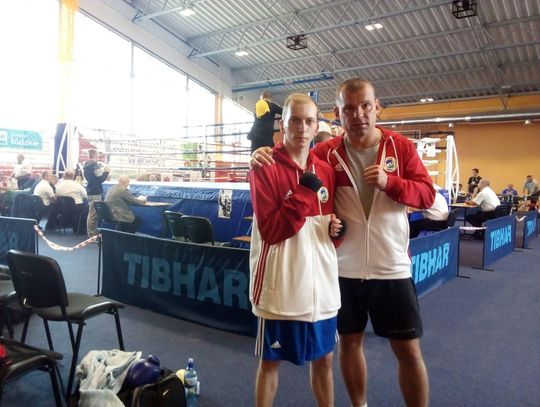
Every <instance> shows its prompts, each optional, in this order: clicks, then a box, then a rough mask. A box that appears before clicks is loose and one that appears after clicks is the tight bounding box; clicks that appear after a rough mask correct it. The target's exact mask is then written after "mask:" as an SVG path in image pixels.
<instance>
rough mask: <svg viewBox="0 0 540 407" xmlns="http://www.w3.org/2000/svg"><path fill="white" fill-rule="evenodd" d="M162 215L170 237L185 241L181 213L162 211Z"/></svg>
mask: <svg viewBox="0 0 540 407" xmlns="http://www.w3.org/2000/svg"><path fill="white" fill-rule="evenodd" d="M163 216H165V220H166V223H167V229H168V230H169V233H170V235H171V237H172V238H173V239H174V240H181V241H184V242H185V241H186V236H185V231H184V222H183V221H182V216H184V214H183V213H180V212H174V211H164V212H163Z"/></svg>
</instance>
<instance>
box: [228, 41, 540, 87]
mask: <svg viewBox="0 0 540 407" xmlns="http://www.w3.org/2000/svg"><path fill="white" fill-rule="evenodd" d="M537 45H540V39H537V40H535V41H527V42H522V43H514V44H504V45H495V46H491V47H485V48H475V49H464V50H461V51H455V52H447V53H441V54H430V55H423V56H419V57H413V58H403V56H404V54H403V55H402V58H399V59H395V60H392V61H385V62H380V63H375V62H374V61H372V62H371V63H369V64H363V65H356V66H344V67H343V68H339V69H334V70H332V71H327V72H311V73H305V74H302V75H291V76H287V77H282V78H274V79H272V81H258V82H247V83H241V84H238V85H237V86H235V87H234V88H233V92H240V91H243V90H248V88H252V87H254V86H260V85H264V84H265V83H270V82H287V81H293V80H298V79H303V78H309V77H315V76H317V75H321V74H326V75H336V74H338V73H344V72H352V71H361V70H365V69H373V68H381V67H385V66H393V65H403V64H409V63H415V62H421V61H430V60H431V61H433V60H435V59H443V58H450V57H456V56H462V55H468V54H475V53H483V52H487V51H496V50H502V49H507V48H515V47H526V46H537Z"/></svg>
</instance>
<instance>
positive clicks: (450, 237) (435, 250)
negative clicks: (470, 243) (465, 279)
mask: <svg viewBox="0 0 540 407" xmlns="http://www.w3.org/2000/svg"><path fill="white" fill-rule="evenodd" d="M409 253H410V255H411V261H412V264H411V274H412V278H413V281H414V284H415V286H416V292H417V294H418V297H422V296H424V295H426V294H428V293H430V292H432V291H434V290H435V289H437V288H439V287H440V286H442V285H443V284H444V283H445V282H447V281H449V280H451V279H452V278H454V277H456V276H457V275H458V271H459V227H457V226H454V227H452V228H449V229H446V230H442V231H440V232H437V233H432V234H429V235H426V236H423V237H417V238H415V239H411V240H410V243H409Z"/></svg>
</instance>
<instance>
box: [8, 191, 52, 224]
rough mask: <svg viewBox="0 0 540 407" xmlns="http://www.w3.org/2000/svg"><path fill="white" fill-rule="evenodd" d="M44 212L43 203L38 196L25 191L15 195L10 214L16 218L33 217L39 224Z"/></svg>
mask: <svg viewBox="0 0 540 407" xmlns="http://www.w3.org/2000/svg"><path fill="white" fill-rule="evenodd" d="M44 213H45V205H44V204H43V199H41V197H40V196H38V195H30V194H26V193H19V194H17V195H15V199H14V200H13V209H12V212H11V216H13V217H16V218H27V219H35V220H36V222H37V223H38V224H39V222H40V221H41V218H42V217H43V214H44Z"/></svg>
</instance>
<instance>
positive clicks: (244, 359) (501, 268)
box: [3, 233, 540, 407]
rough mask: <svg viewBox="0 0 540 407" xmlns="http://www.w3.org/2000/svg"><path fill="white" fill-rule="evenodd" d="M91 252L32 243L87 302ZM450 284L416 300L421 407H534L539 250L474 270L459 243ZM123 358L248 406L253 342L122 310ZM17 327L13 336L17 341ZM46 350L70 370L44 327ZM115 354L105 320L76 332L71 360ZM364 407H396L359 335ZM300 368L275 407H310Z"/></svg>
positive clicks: (61, 333) (476, 249)
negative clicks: (192, 370)
mask: <svg viewBox="0 0 540 407" xmlns="http://www.w3.org/2000/svg"><path fill="white" fill-rule="evenodd" d="M49 237H50V239H51V240H53V241H55V242H56V243H59V244H64V245H66V246H73V245H74V244H75V243H76V242H78V237H77V236H73V235H71V234H70V233H67V234H66V235H62V234H58V233H52V234H50V236H49ZM97 249H98V248H97V245H96V244H91V245H89V246H87V247H85V248H83V249H79V250H77V251H73V252H59V251H52V250H51V249H50V248H48V247H47V246H46V245H45V244H44V243H43V241H42V240H40V253H41V254H45V255H49V256H52V257H54V258H56V259H57V260H58V261H59V263H60V265H61V266H62V269H63V272H64V275H65V280H66V285H67V286H68V289H69V290H72V291H80V292H85V293H89V294H94V293H95V291H96V283H97V258H98V254H97ZM460 263H461V267H460V274H461V275H465V276H469V277H470V278H469V279H464V278H455V279H453V280H452V281H450V282H449V283H447V284H445V285H444V286H442V287H441V288H439V289H438V290H436V291H435V292H433V293H431V294H428V295H426V296H425V297H423V298H422V299H421V300H420V306H421V310H422V315H423V318H424V331H425V333H424V337H423V338H422V349H423V352H424V357H425V361H426V364H427V366H428V370H429V376H430V388H431V390H430V405H431V406H435V407H446V406H448V407H451V406H501V407H502V406H519V407H538V406H540V386H539V385H538V384H539V383H540V318H539V315H540V300H539V298H540V295H539V293H540V267H539V266H538V265H539V264H540V240H539V239H536V240H534V241H533V242H532V249H528V250H523V251H516V252H514V253H512V254H511V255H510V256H507V257H505V258H504V259H501V260H499V261H497V262H496V263H495V264H493V265H492V267H491V268H493V269H494V270H495V271H493V272H491V271H485V270H477V269H474V268H473V267H478V266H479V265H480V263H481V243H480V242H478V241H474V240H470V241H469V240H466V241H463V242H462V245H461V253H460ZM121 319H122V326H123V329H124V337H125V343H126V348H127V349H128V350H141V351H142V352H143V354H144V355H148V354H155V355H157V356H158V357H159V358H160V359H161V361H162V364H163V365H164V366H167V367H169V368H171V369H172V370H176V369H178V368H182V367H184V366H185V364H186V361H187V358H188V357H194V358H195V363H196V365H197V368H198V372H199V379H200V381H201V396H200V400H199V407H205V406H223V407H228V406H231V407H233V406H251V405H254V401H253V388H254V382H255V371H256V367H257V359H256V358H255V357H254V356H253V348H254V339H253V338H248V337H243V336H239V335H234V334H230V333H226V332H222V331H217V330H214V329H211V328H205V327H202V326H198V325H195V324H191V323H188V322H184V321H181V320H177V319H173V318H169V317H165V316H162V315H159V314H155V313H153V312H150V311H146V310H142V309H139V308H136V307H132V306H127V307H126V308H125V309H124V310H122V312H121ZM20 330H21V326H20V325H18V326H17V327H16V332H17V333H20ZM52 330H53V340H54V341H55V343H56V344H57V346H56V348H57V350H58V351H59V352H62V353H64V354H65V355H66V361H65V363H64V366H63V367H62V372H63V376H64V377H65V378H67V371H68V367H69V361H70V356H69V355H70V349H69V342H68V341H67V329H66V327H65V325H63V324H60V323H57V324H53V326H52ZM28 343H30V344H33V345H37V346H43V347H46V339H45V335H44V331H43V325H42V323H41V321H39V320H37V319H33V320H32V322H31V325H30V332H29V339H28ZM116 346H117V342H116V335H115V332H114V324H113V319H112V317H110V316H102V317H98V318H95V319H93V320H91V321H90V322H89V324H88V326H87V327H86V328H85V334H84V336H83V343H82V348H81V355H84V354H86V352H88V351H89V350H91V349H110V348H114V347H116ZM366 357H367V361H368V367H369V390H368V391H369V396H368V402H369V405H370V406H377V407H379V406H382V407H384V406H401V405H403V402H402V399H401V395H400V391H399V387H398V384H397V379H396V363H395V360H394V356H393V354H392V353H391V352H390V349H389V346H388V344H387V342H386V340H384V339H381V338H379V337H376V336H375V335H373V334H372V333H368V335H367V338H366ZM334 365H335V368H334V378H335V399H336V406H349V405H350V404H349V401H348V397H347V394H346V390H345V386H344V384H343V380H342V379H341V374H340V371H339V364H338V363H337V360H335V362H334ZM3 405H5V406H36V407H42V406H43V407H44V406H52V405H53V398H52V393H51V392H50V386H49V383H48V378H47V376H46V375H45V374H43V373H41V372H37V373H33V374H31V375H29V376H27V377H25V378H23V379H19V380H17V381H16V382H12V383H10V384H9V385H8V386H7V388H6V390H5V394H4V403H3ZM314 405H315V401H314V399H313V397H312V395H311V392H310V388H309V378H308V368H307V367H296V366H293V365H291V364H283V366H282V367H281V374H280V382H279V389H278V395H277V398H276V402H275V406H295V407H300V406H314Z"/></svg>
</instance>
